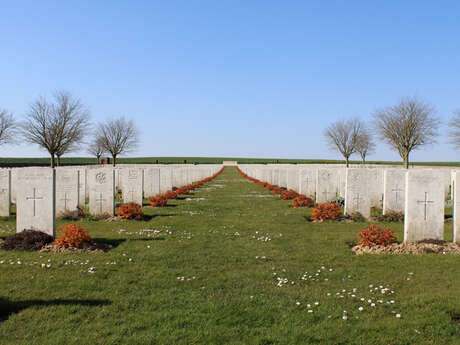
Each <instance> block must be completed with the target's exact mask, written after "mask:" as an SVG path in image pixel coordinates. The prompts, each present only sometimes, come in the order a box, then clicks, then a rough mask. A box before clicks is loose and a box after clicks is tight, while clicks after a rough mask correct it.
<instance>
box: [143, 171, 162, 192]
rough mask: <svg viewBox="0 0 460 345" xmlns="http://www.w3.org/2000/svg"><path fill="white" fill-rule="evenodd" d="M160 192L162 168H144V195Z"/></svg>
mask: <svg viewBox="0 0 460 345" xmlns="http://www.w3.org/2000/svg"><path fill="white" fill-rule="evenodd" d="M157 194H160V169H159V168H147V169H144V195H145V197H146V198H149V197H151V196H155V195H157Z"/></svg>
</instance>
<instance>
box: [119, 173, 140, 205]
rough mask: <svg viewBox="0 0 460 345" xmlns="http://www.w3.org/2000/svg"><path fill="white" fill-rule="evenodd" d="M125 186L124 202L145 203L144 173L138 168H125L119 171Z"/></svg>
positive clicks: (123, 192)
mask: <svg viewBox="0 0 460 345" xmlns="http://www.w3.org/2000/svg"><path fill="white" fill-rule="evenodd" d="M119 174H120V177H121V180H122V183H121V185H122V186H123V187H122V188H123V189H122V195H123V202H124V203H129V202H134V203H136V204H138V205H141V206H142V203H143V193H142V192H143V173H142V169H138V168H123V169H121V170H120V171H119Z"/></svg>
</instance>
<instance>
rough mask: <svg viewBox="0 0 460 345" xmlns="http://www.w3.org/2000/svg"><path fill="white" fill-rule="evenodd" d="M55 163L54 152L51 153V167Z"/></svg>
mask: <svg viewBox="0 0 460 345" xmlns="http://www.w3.org/2000/svg"><path fill="white" fill-rule="evenodd" d="M55 165H56V164H55V161H54V154H51V168H54V166H55Z"/></svg>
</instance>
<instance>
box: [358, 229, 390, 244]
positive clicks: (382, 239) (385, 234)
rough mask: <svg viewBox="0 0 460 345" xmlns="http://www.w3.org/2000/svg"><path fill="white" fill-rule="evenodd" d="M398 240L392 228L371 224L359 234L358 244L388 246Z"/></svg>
mask: <svg viewBox="0 0 460 345" xmlns="http://www.w3.org/2000/svg"><path fill="white" fill-rule="evenodd" d="M394 242H396V237H395V236H393V231H392V230H390V229H382V228H381V227H380V226H377V225H374V224H371V225H370V226H369V227H368V228H367V229H363V230H361V231H360V232H359V234H358V244H360V245H363V246H367V247H373V246H388V245H390V244H391V243H394Z"/></svg>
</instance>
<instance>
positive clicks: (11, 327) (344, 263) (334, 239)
mask: <svg viewBox="0 0 460 345" xmlns="http://www.w3.org/2000/svg"><path fill="white" fill-rule="evenodd" d="M289 205H290V202H288V201H282V200H279V197H277V196H272V195H271V194H269V193H268V192H267V191H265V190H264V189H262V188H260V187H259V186H257V185H256V184H254V183H251V182H249V181H247V180H245V179H243V178H242V177H241V176H240V175H239V174H238V173H237V171H236V170H235V169H234V168H227V169H226V170H225V171H224V172H223V173H222V174H221V175H220V176H219V177H217V178H216V179H215V180H214V181H212V182H210V183H207V184H206V185H204V186H203V187H201V188H200V189H198V190H196V191H195V192H194V194H193V195H190V196H186V197H184V198H183V199H182V200H178V201H174V202H172V205H171V207H167V208H164V209H152V208H147V207H146V213H149V214H151V215H153V216H154V218H152V219H151V220H150V221H148V222H144V221H142V222H137V221H132V222H128V221H120V222H111V223H109V222H89V221H88V222H82V225H83V226H84V227H87V228H88V231H89V233H90V234H91V235H92V236H93V237H94V238H98V239H100V240H111V241H113V243H114V244H116V245H117V246H116V248H114V249H113V250H111V251H110V252H108V253H65V254H62V253H55V254H53V253H23V252H6V251H0V261H3V263H0V286H1V291H2V292H1V293H0V296H1V297H0V306H1V313H0V318H2V319H3V321H1V322H0V344H319V343H321V344H459V343H460V331H459V325H458V321H456V320H455V319H456V318H458V317H460V257H458V256H432V255H420V256H384V255H380V256H370V255H368V256H363V257H357V256H354V255H353V254H352V253H351V251H350V249H349V248H348V246H347V242H349V241H354V240H355V238H356V234H357V233H358V231H359V229H361V228H363V227H365V226H366V225H367V224H356V223H354V224H349V223H324V224H315V223H311V222H308V220H307V219H308V217H309V215H310V212H311V211H310V210H302V209H293V208H290V207H289ZM62 224H64V223H62V222H61V225H62ZM13 227H14V221H13V220H3V221H0V228H1V230H0V231H1V233H0V236H5V235H7V234H10V233H11V232H12V230H11V229H12V228H13ZM391 227H392V228H393V229H394V230H395V231H396V233H397V235H398V239H400V240H401V239H402V224H392V225H391ZM10 262H13V264H11V263H10ZM18 262H20V264H19V263H18ZM42 265H45V266H44V267H42ZM46 265H49V267H47V266H46ZM91 267H93V270H94V271H95V273H90V272H89V269H90V268H91ZM306 272H308V273H306ZM310 276H311V277H310ZM302 278H303V279H302ZM280 281H281V283H280ZM278 285H280V286H278ZM370 285H372V287H370ZM380 286H382V287H383V288H388V291H386V292H385V293H384V294H382V292H381V290H382V288H380ZM376 287H377V290H375V288H376ZM370 290H372V292H371V291H370ZM391 291H393V292H394V293H393V294H392V293H391ZM342 296H343V297H342ZM353 296H354V297H353ZM361 298H363V299H364V301H361ZM369 299H370V300H371V302H368V300H369ZM380 300H381V301H382V303H380V302H379V301H380ZM391 301H394V303H391ZM315 302H317V303H318V305H315ZM371 303H375V306H371ZM308 305H310V307H308ZM360 306H362V307H363V311H359V309H358V308H359V307H360ZM308 310H311V311H312V312H308ZM344 311H346V313H344ZM392 312H394V313H392ZM397 313H399V314H401V316H402V317H401V318H400V319H398V318H396V316H395V315H396V314H397ZM344 316H346V319H347V320H344V318H343V317H344Z"/></svg>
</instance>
